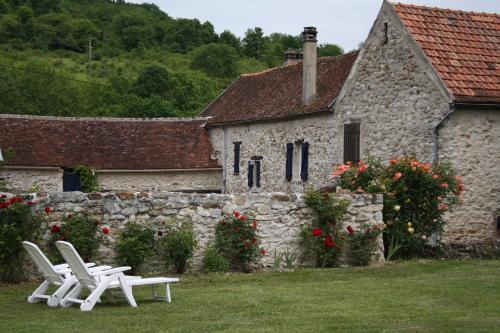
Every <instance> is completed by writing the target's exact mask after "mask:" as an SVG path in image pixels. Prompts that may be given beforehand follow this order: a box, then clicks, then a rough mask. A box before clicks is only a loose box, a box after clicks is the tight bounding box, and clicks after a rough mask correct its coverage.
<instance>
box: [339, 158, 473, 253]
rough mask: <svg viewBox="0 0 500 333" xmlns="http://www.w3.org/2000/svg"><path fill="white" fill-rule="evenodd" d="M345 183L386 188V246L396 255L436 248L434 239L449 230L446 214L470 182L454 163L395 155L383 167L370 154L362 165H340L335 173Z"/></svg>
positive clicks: (368, 188)
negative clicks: (433, 246) (462, 177)
mask: <svg viewBox="0 0 500 333" xmlns="http://www.w3.org/2000/svg"><path fill="white" fill-rule="evenodd" d="M332 175H333V177H334V178H335V179H336V180H337V184H339V185H341V186H342V187H344V188H347V189H351V190H355V189H360V188H361V189H362V190H364V191H366V192H383V193H384V221H385V222H386V224H387V228H386V229H385V231H384V245H385V248H386V251H387V250H388V249H389V248H392V249H396V248H398V250H397V252H396V251H391V255H393V256H394V257H401V258H410V257H414V256H426V255H427V254H428V253H432V252H433V250H432V249H431V245H430V244H429V238H430V237H431V235H433V234H436V235H440V234H441V233H442V232H443V228H444V224H445V221H444V219H443V215H444V213H445V212H446V211H448V210H450V209H451V208H452V207H453V206H455V205H457V204H459V202H460V195H461V193H462V192H463V191H464V185H463V183H462V181H461V179H460V177H457V176H456V174H455V171H454V170H453V168H452V167H451V164H450V163H447V162H443V163H440V164H436V165H434V166H432V165H431V164H430V163H421V162H419V161H418V160H417V159H416V158H415V157H414V156H409V157H400V158H396V159H391V160H390V161H389V163H388V164H386V165H385V166H383V165H382V164H381V163H380V162H379V161H378V160H375V159H369V160H368V162H367V163H364V162H360V163H359V164H358V165H353V164H343V165H339V166H338V167H337V168H336V170H335V171H334V172H333V174H332ZM391 244H392V246H391Z"/></svg>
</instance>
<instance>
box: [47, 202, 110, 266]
mask: <svg viewBox="0 0 500 333" xmlns="http://www.w3.org/2000/svg"><path fill="white" fill-rule="evenodd" d="M45 212H46V213H50V207H45ZM108 233H109V228H108V227H105V226H101V223H100V222H99V220H97V219H95V218H93V217H91V216H87V215H85V214H67V215H66V216H64V217H63V218H62V221H61V222H58V223H53V224H52V225H50V227H49V239H48V242H47V246H48V249H49V250H48V254H49V258H50V260H51V261H53V262H54V263H59V262H62V261H63V258H62V256H61V254H60V253H59V251H58V250H57V248H56V246H55V243H56V241H59V240H63V241H67V242H70V243H71V244H73V246H74V247H75V249H76V250H77V251H78V253H79V254H80V256H81V257H82V259H83V260H84V261H85V262H88V261H90V260H92V259H93V258H95V257H96V250H97V249H98V248H99V245H100V244H101V243H102V241H103V240H104V239H105V238H106V235H107V234H108Z"/></svg>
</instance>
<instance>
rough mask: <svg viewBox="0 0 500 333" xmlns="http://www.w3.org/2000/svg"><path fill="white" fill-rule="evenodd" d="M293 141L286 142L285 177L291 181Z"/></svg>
mask: <svg viewBox="0 0 500 333" xmlns="http://www.w3.org/2000/svg"><path fill="white" fill-rule="evenodd" d="M292 165H293V143H287V144H286V172H285V178H286V180H287V181H291V180H292V177H293V174H292V172H293V169H292Z"/></svg>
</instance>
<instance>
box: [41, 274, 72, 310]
mask: <svg viewBox="0 0 500 333" xmlns="http://www.w3.org/2000/svg"><path fill="white" fill-rule="evenodd" d="M75 283H76V277H74V276H71V277H69V278H68V279H66V281H64V283H63V284H62V285H61V286H60V287H59V288H58V289H57V290H56V291H55V293H53V294H52V296H50V298H49V299H48V301H47V305H48V306H52V307H56V306H58V305H59V303H60V302H61V301H62V299H63V298H64V295H66V293H67V292H68V291H69V290H70V289H71V287H73V285H74V284H75Z"/></svg>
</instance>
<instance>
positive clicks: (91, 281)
mask: <svg viewBox="0 0 500 333" xmlns="http://www.w3.org/2000/svg"><path fill="white" fill-rule="evenodd" d="M56 246H57V249H58V250H59V252H61V255H62V256H63V258H64V260H66V262H67V263H68V265H69V267H70V268H71V271H72V273H73V275H74V276H75V277H76V278H77V280H78V282H80V283H81V284H82V285H85V286H93V287H95V286H97V281H96V279H95V278H94V277H93V276H92V275H90V272H89V270H88V269H87V267H86V266H85V263H84V262H83V260H82V258H81V257H80V255H79V254H78V252H76V249H75V247H74V246H73V245H72V244H71V243H68V242H63V241H57V242H56Z"/></svg>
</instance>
